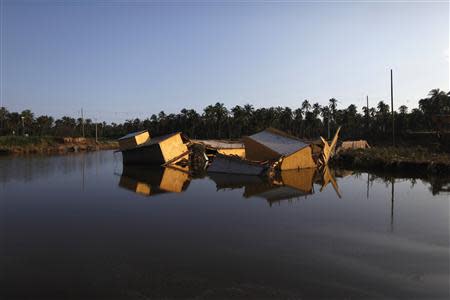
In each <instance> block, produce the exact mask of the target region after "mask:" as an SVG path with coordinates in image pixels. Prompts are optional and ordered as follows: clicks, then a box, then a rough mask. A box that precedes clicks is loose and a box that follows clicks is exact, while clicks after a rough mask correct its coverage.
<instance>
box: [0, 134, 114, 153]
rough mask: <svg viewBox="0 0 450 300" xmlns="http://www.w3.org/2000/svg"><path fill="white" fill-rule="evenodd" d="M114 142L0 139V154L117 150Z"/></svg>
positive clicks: (49, 138) (88, 139)
mask: <svg viewBox="0 0 450 300" xmlns="http://www.w3.org/2000/svg"><path fill="white" fill-rule="evenodd" d="M117 148H118V144H117V142H116V141H110V140H99V141H98V142H96V141H95V139H92V138H68V137H66V138H57V137H17V136H2V137H0V154H4V155H7V154H31V153H39V154H52V153H66V152H80V151H97V150H108V149H117Z"/></svg>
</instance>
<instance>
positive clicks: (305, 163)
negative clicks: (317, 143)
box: [281, 147, 316, 170]
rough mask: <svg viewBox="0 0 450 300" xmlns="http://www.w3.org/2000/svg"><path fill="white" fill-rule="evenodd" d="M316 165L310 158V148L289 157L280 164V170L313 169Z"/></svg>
mask: <svg viewBox="0 0 450 300" xmlns="http://www.w3.org/2000/svg"><path fill="white" fill-rule="evenodd" d="M315 167H316V164H315V163H314V160H313V158H312V151H311V147H305V148H303V149H301V150H299V151H297V152H295V153H293V154H291V155H289V156H286V157H285V158H284V159H283V161H282V163H281V170H295V169H307V168H315Z"/></svg>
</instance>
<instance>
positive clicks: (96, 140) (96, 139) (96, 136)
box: [95, 120, 98, 143]
mask: <svg viewBox="0 0 450 300" xmlns="http://www.w3.org/2000/svg"><path fill="white" fill-rule="evenodd" d="M95 143H98V134H97V120H95Z"/></svg>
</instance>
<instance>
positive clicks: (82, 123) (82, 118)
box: [81, 108, 84, 137]
mask: <svg viewBox="0 0 450 300" xmlns="http://www.w3.org/2000/svg"><path fill="white" fill-rule="evenodd" d="M81 132H82V134H83V137H84V114H83V108H81Z"/></svg>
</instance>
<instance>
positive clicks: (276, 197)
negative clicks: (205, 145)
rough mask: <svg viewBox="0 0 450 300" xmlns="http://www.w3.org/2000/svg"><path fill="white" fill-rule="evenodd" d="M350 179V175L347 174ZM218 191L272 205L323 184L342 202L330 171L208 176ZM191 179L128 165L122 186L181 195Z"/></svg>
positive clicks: (169, 169) (176, 172) (175, 171)
mask: <svg viewBox="0 0 450 300" xmlns="http://www.w3.org/2000/svg"><path fill="white" fill-rule="evenodd" d="M346 174H347V176H348V175H350V174H351V173H348V172H347V173H346ZM208 176H209V178H211V179H212V180H213V181H214V182H215V183H216V187H217V190H221V189H237V188H244V193H243V196H244V197H245V198H249V197H259V198H263V199H266V200H267V202H269V204H270V205H272V204H273V203H274V202H280V201H282V200H291V199H299V198H300V197H306V196H308V195H312V194H313V193H314V183H317V184H320V185H321V188H320V191H321V192H322V191H323V190H324V188H325V187H326V186H327V185H328V184H329V183H331V185H332V186H333V189H334V190H335V192H336V195H337V196H338V197H339V198H340V197H341V194H340V192H339V187H338V185H337V182H336V179H335V174H334V172H333V171H331V170H330V169H329V168H328V167H325V168H323V169H322V170H319V169H302V170H298V171H297V170H289V171H283V172H281V173H280V174H278V175H277V176H275V177H273V178H266V177H259V176H252V175H235V174H233V175H232V176H230V174H225V173H209V174H208ZM191 177H192V176H191V175H190V173H189V172H188V170H184V169H183V170H181V169H176V168H172V167H165V168H159V167H156V168H155V167H142V166H133V165H126V166H124V167H123V172H122V175H121V176H120V180H119V186H120V187H122V188H125V189H128V190H130V191H133V192H135V193H137V194H141V195H145V196H153V195H157V194H161V193H166V192H171V193H180V192H184V191H186V190H187V188H188V186H189V183H190V182H191V179H192V178H191Z"/></svg>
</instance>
